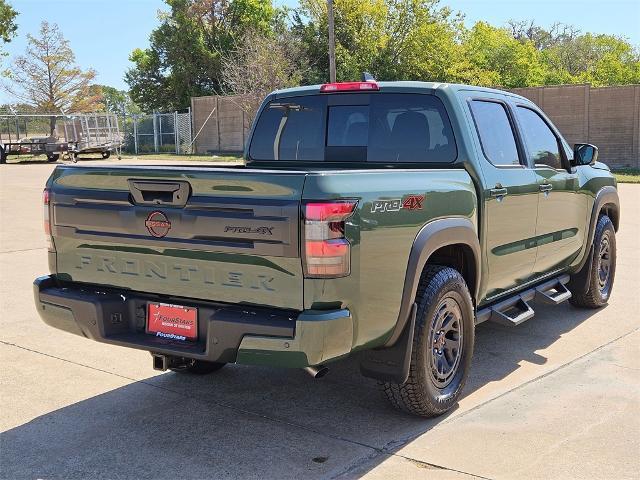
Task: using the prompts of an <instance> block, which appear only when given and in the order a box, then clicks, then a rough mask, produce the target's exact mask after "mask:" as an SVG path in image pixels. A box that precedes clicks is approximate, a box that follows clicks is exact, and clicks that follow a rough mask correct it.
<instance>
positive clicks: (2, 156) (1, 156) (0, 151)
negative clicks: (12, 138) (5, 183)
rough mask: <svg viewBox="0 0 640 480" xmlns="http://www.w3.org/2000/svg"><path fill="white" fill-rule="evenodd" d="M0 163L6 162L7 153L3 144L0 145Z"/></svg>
mask: <svg viewBox="0 0 640 480" xmlns="http://www.w3.org/2000/svg"><path fill="white" fill-rule="evenodd" d="M0 163H7V153H6V152H5V151H4V146H3V145H0Z"/></svg>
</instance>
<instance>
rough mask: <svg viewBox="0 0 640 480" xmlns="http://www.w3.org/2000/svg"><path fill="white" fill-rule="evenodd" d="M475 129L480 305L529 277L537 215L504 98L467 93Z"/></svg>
mask: <svg viewBox="0 0 640 480" xmlns="http://www.w3.org/2000/svg"><path fill="white" fill-rule="evenodd" d="M467 104H468V107H469V113H470V114H471V117H472V119H473V123H474V124H475V128H476V134H477V136H476V141H477V150H478V151H479V155H480V156H481V157H482V156H483V157H484V158H480V165H481V168H482V175H483V177H484V182H483V185H484V187H483V188H484V191H483V192H482V198H483V211H482V214H481V221H482V226H481V229H482V235H483V238H484V242H483V248H484V250H485V251H484V255H485V258H486V260H487V267H486V268H487V270H488V275H486V276H485V280H484V282H483V289H482V290H483V292H484V294H482V293H481V296H482V297H483V301H481V303H484V302H486V301H491V300H492V299H493V298H495V297H497V296H498V295H500V294H501V293H503V292H505V291H507V290H510V289H512V288H514V287H518V286H519V285H521V284H522V283H524V282H526V281H528V280H529V279H530V278H531V274H532V270H533V266H534V263H535V259H536V245H535V239H534V237H535V231H536V218H537V215H538V184H537V182H536V175H535V173H534V172H533V170H532V169H530V168H529V167H528V166H527V162H526V158H525V157H524V152H523V151H522V148H521V147H519V145H518V142H517V141H516V136H515V131H516V130H515V124H514V119H513V117H512V113H511V110H510V109H509V107H508V105H507V103H506V97H504V96H498V95H495V94H483V93H480V92H473V93H472V94H469V96H468V97H467Z"/></svg>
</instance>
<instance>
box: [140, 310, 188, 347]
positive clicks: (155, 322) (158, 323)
mask: <svg viewBox="0 0 640 480" xmlns="http://www.w3.org/2000/svg"><path fill="white" fill-rule="evenodd" d="M147 332H148V333H152V334H154V335H155V336H156V337H162V338H167V339H170V340H196V339H197V338H198V309H197V308H193V307H184V306H182V305H172V304H170V303H148V304H147Z"/></svg>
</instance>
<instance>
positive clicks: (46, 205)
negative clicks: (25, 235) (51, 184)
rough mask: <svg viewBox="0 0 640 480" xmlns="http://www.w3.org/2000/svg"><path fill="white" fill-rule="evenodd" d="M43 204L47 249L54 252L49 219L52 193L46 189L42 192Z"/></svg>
mask: <svg viewBox="0 0 640 480" xmlns="http://www.w3.org/2000/svg"><path fill="white" fill-rule="evenodd" d="M42 203H43V211H42V217H43V220H44V233H45V235H46V238H47V248H48V249H49V250H53V241H52V239H51V221H50V219H49V204H50V203H51V202H50V192H49V189H48V188H45V189H44V191H43V192H42Z"/></svg>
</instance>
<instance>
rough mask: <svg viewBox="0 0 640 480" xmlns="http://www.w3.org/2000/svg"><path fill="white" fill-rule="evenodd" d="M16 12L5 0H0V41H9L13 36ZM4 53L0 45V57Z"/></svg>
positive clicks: (15, 27) (16, 27)
mask: <svg viewBox="0 0 640 480" xmlns="http://www.w3.org/2000/svg"><path fill="white" fill-rule="evenodd" d="M17 16H18V12H16V11H15V10H14V9H13V8H12V7H11V5H9V4H8V3H7V2H6V1H5V0H0V40H1V41H2V43H9V42H10V41H11V39H12V38H13V37H14V36H15V34H16V30H17V29H18V25H17V24H16V17H17ZM5 55H6V53H5V52H4V50H3V49H2V47H1V46H0V57H2V56H5Z"/></svg>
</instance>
